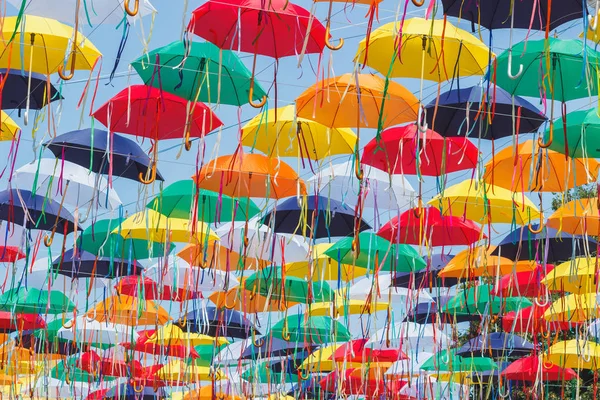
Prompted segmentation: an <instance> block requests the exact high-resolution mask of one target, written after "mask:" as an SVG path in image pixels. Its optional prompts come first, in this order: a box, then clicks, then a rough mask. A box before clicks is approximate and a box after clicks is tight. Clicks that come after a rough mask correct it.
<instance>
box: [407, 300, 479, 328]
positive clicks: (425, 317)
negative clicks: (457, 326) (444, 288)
mask: <svg viewBox="0 0 600 400" xmlns="http://www.w3.org/2000/svg"><path fill="white" fill-rule="evenodd" d="M448 300H449V299H444V300H443V301H442V300H441V299H437V300H436V301H437V302H436V303H434V302H431V303H419V304H417V305H416V307H415V308H414V309H413V310H410V311H409V312H408V315H407V316H406V318H405V319H404V320H405V321H408V322H416V323H417V324H435V323H438V322H441V323H442V324H452V323H460V322H469V321H478V320H481V317H479V316H477V315H469V314H454V315H448V314H445V313H444V306H445V304H446V303H447V302H448Z"/></svg>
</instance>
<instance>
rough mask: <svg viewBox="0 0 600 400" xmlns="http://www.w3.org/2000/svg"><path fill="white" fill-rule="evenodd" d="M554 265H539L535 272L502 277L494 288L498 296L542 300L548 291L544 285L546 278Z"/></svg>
mask: <svg viewBox="0 0 600 400" xmlns="http://www.w3.org/2000/svg"><path fill="white" fill-rule="evenodd" d="M553 269H554V266H553V265H550V264H546V265H537V266H536V267H535V269H534V270H533V271H525V272H517V273H510V274H506V275H504V276H502V277H501V278H500V280H499V281H498V283H497V284H496V285H495V286H494V293H495V294H496V296H502V297H510V296H525V297H536V298H541V296H542V295H543V294H545V292H546V289H545V287H544V285H542V283H543V282H544V281H543V278H544V276H547V274H550V272H551V271H552V270H553Z"/></svg>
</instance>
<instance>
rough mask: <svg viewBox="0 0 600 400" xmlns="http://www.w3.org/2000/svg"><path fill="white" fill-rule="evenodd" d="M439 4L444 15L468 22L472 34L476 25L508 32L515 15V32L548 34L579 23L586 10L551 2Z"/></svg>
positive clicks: (453, 0) (569, 0) (570, 0)
mask: <svg viewBox="0 0 600 400" xmlns="http://www.w3.org/2000/svg"><path fill="white" fill-rule="evenodd" d="M442 4H443V6H444V14H446V15H448V16H452V17H458V18H461V19H466V20H469V21H471V26H472V27H473V28H472V29H473V32H474V31H475V24H479V25H480V26H482V27H485V28H487V29H490V30H491V29H509V28H510V27H511V22H510V19H511V18H510V17H511V14H514V23H513V27H514V28H520V29H535V30H544V29H547V28H549V30H550V31H553V30H554V29H556V28H557V27H559V26H560V25H562V24H565V23H567V22H569V21H572V20H575V19H581V18H583V17H584V14H587V8H586V7H585V6H584V5H582V3H581V2H580V1H578V0H565V1H561V2H560V3H558V4H554V3H552V1H551V0H540V2H539V3H538V4H534V3H533V2H530V1H515V2H514V5H513V4H511V3H510V2H509V3H507V2H505V1H503V0H491V1H486V2H485V3H472V2H464V1H461V0H442ZM511 11H512V13H511ZM532 16H533V17H532Z"/></svg>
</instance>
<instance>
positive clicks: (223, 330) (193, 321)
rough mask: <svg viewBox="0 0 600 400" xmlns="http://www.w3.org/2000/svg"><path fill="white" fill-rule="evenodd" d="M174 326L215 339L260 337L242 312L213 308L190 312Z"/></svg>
mask: <svg viewBox="0 0 600 400" xmlns="http://www.w3.org/2000/svg"><path fill="white" fill-rule="evenodd" d="M174 325H177V326H179V327H180V328H181V329H183V331H184V332H197V333H202V334H204V335H208V336H213V337H217V336H222V337H226V338H239V339H247V338H249V337H251V336H253V335H260V332H259V331H258V329H257V328H256V327H255V326H254V324H252V322H250V321H249V320H248V319H247V318H246V317H244V316H243V315H242V314H241V313H240V312H238V311H235V310H228V309H226V308H217V307H211V306H208V307H202V308H200V309H197V310H193V311H190V312H189V313H187V314H186V315H184V316H183V317H182V318H180V319H179V320H177V321H176V322H175V323H174Z"/></svg>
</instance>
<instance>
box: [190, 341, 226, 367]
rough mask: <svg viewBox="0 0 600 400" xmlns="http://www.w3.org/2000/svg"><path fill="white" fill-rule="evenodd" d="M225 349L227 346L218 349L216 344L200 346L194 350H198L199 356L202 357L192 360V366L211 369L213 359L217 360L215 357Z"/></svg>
mask: <svg viewBox="0 0 600 400" xmlns="http://www.w3.org/2000/svg"><path fill="white" fill-rule="evenodd" d="M225 347H227V345H226V344H222V345H220V346H216V347H215V345H214V344H201V345H198V346H196V347H194V350H196V352H197V353H198V355H200V358H196V359H192V358H190V359H189V360H190V364H194V365H197V366H200V367H210V366H211V365H212V361H213V358H215V355H217V354H218V353H219V352H220V351H221V350H223V349H224V348H225Z"/></svg>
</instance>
